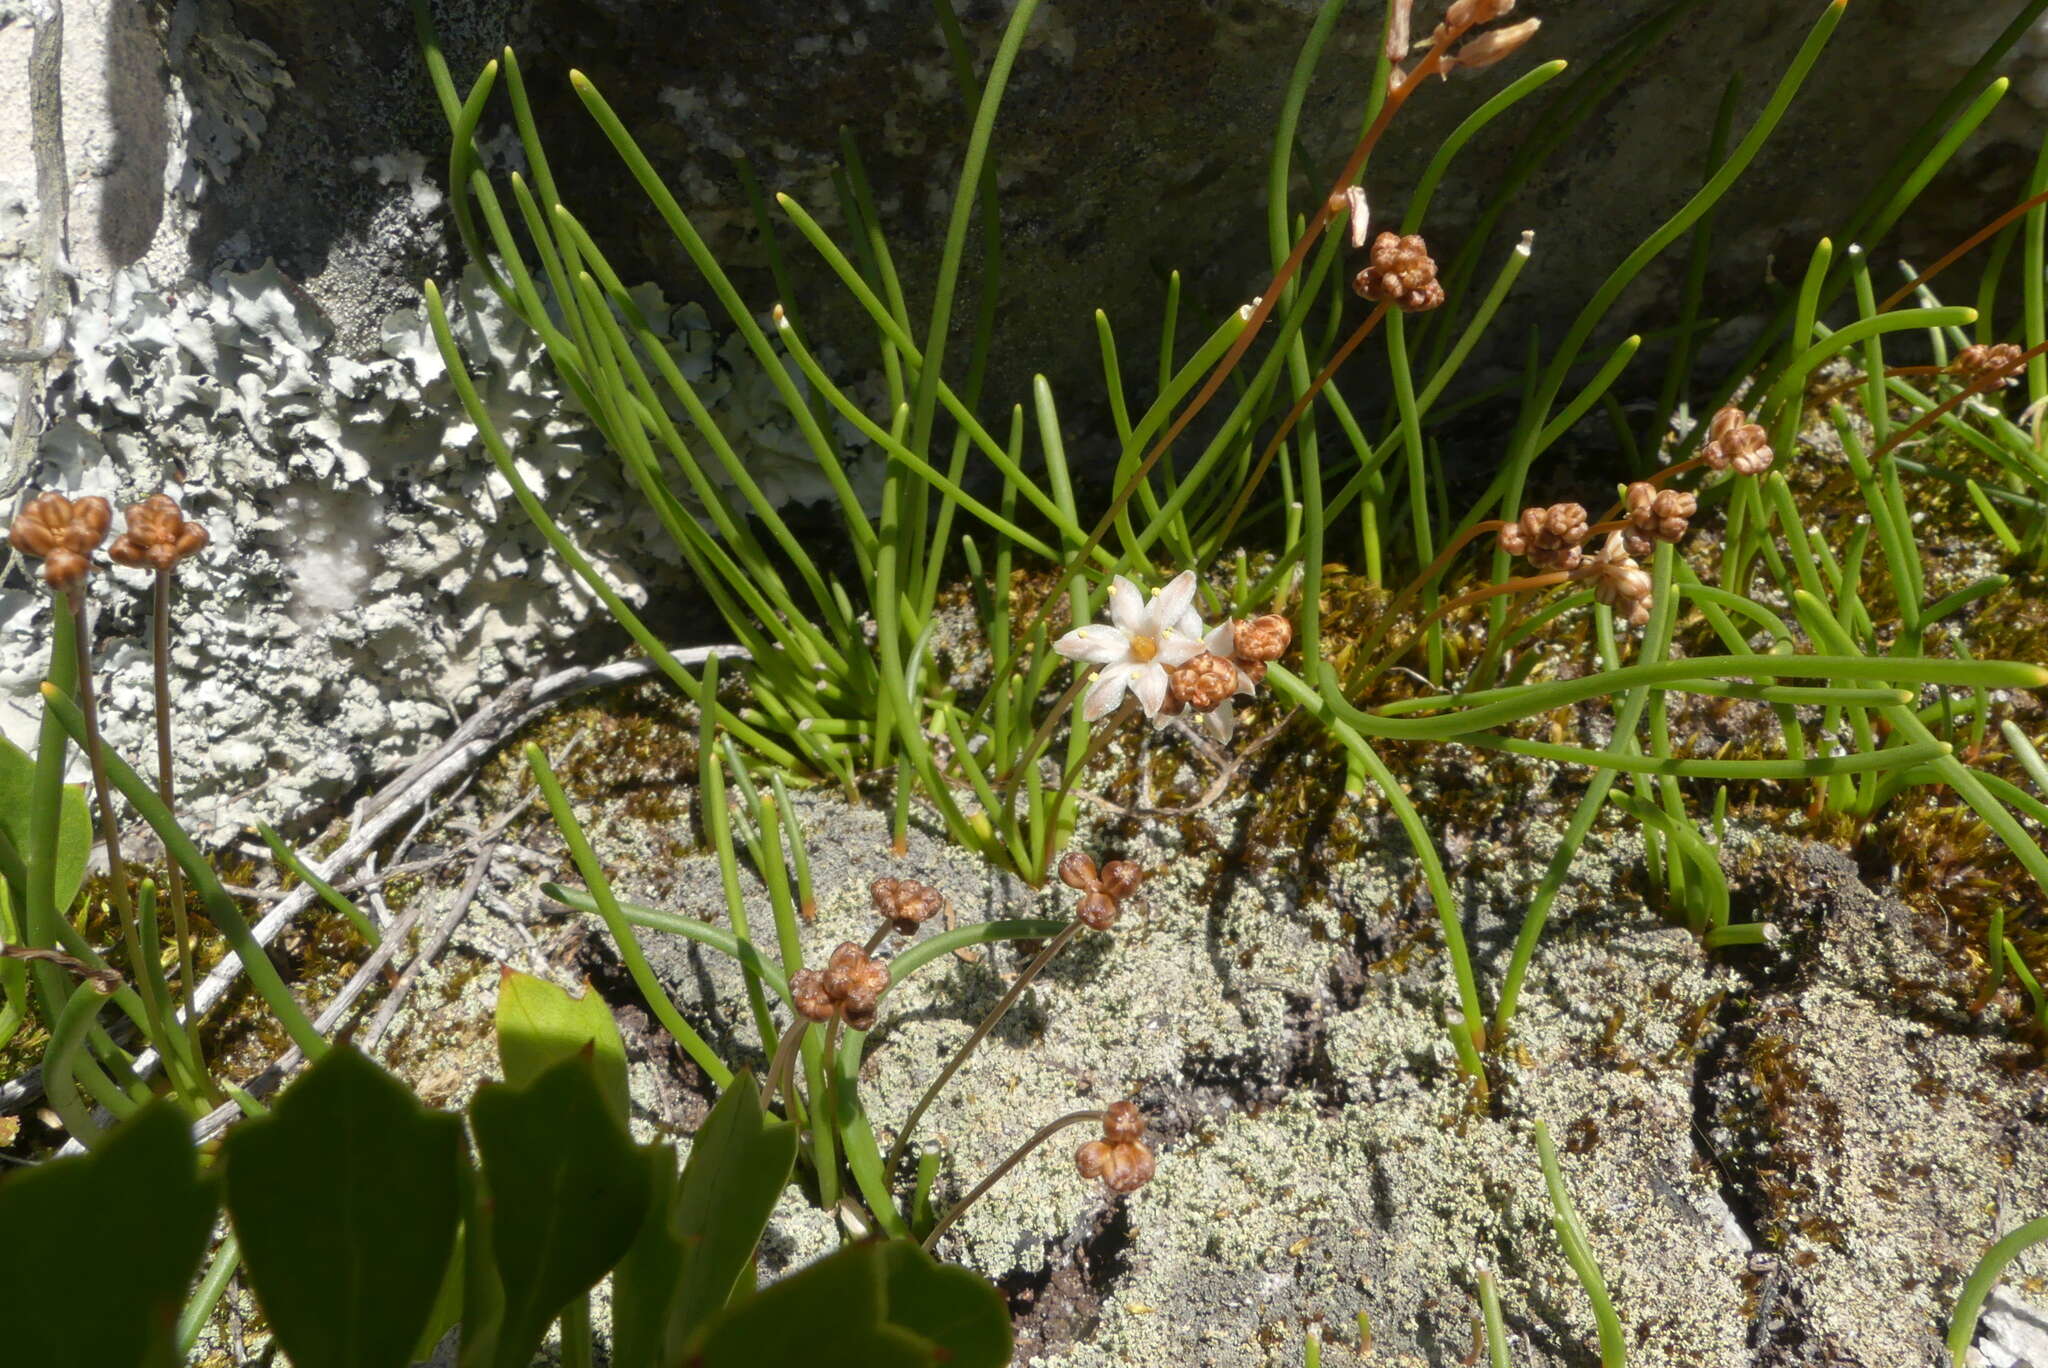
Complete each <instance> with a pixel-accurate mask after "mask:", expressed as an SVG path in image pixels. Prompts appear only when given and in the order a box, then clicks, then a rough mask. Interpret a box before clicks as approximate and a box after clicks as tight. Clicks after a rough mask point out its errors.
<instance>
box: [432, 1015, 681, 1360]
mask: <svg viewBox="0 0 2048 1368" xmlns="http://www.w3.org/2000/svg"><path fill="white" fill-rule="evenodd" d="M592 1053H593V1052H592V1051H591V1050H589V1049H585V1050H583V1051H581V1052H580V1053H577V1054H574V1055H571V1056H570V1057H569V1058H567V1059H564V1060H562V1061H561V1062H560V1063H558V1064H556V1065H554V1066H553V1067H551V1068H549V1069H548V1070H547V1071H545V1072H544V1073H542V1074H541V1075H540V1076H539V1077H538V1078H536V1079H534V1080H533V1081H532V1082H531V1083H529V1084H527V1085H526V1086H525V1087H514V1086H513V1085H511V1084H508V1083H487V1084H485V1085H484V1086H483V1087H482V1088H481V1089H479V1090H478V1091H477V1095H476V1100H475V1101H474V1102H472V1103H471V1104H470V1110H469V1115H470V1124H471V1126H472V1128H473V1129H474V1130H475V1132H476V1144H477V1151H478V1154H479V1155H480V1157H481V1158H482V1161H483V1178H484V1186H485V1189H486V1191H487V1194H488V1199H487V1200H488V1203H489V1207H490V1226H491V1232H490V1240H491V1256H492V1261H493V1262H494V1263H495V1265H496V1267H497V1274H498V1281H499V1283H500V1285H501V1286H502V1288H503V1290H504V1297H505V1303H504V1306H505V1309H504V1317H503V1321H502V1323H501V1325H500V1326H499V1329H498V1337H497V1344H496V1347H495V1349H494V1351H493V1352H492V1354H491V1362H492V1363H494V1364H496V1365H498V1368H528V1365H529V1364H531V1363H532V1362H533V1356H534V1354H535V1352H536V1351H537V1350H538V1349H539V1348H540V1342H541V1339H542V1337H543V1336H544V1335H545V1334H546V1333H547V1328H548V1323H549V1322H550V1321H552V1320H553V1319H554V1318H555V1316H556V1315H557V1314H558V1313H559V1312H560V1311H561V1309H562V1307H563V1306H564V1305H565V1304H567V1303H568V1301H569V1299H570V1298H572V1297H580V1296H582V1295H583V1294H584V1293H586V1292H588V1291H589V1290H590V1289H591V1288H592V1287H594V1286H595V1285H596V1284H597V1281H598V1279H600V1278H602V1277H603V1276H604V1275H605V1274H606V1273H608V1272H610V1271H611V1268H612V1265H614V1264H616V1263H617V1262H618V1261H619V1259H620V1257H621V1256H623V1255H624V1254H625V1252H626V1251H627V1250H628V1249H629V1248H631V1247H632V1244H633V1240H634V1237H635V1236H637V1235H638V1234H639V1232H640V1226H641V1223H642V1221H643V1220H645V1219H646V1218H647V1215H648V1188H649V1186H650V1184H651V1180H650V1178H649V1175H648V1168H647V1163H646V1161H645V1160H643V1159H642V1158H641V1157H640V1153H639V1151H638V1150H636V1149H635V1148H634V1146H633V1142H632V1141H631V1140H630V1139H629V1138H628V1137H627V1135H626V1127H625V1123H624V1122H622V1121H620V1120H619V1118H618V1116H617V1115H616V1114H615V1113H614V1111H613V1109H612V1104H611V1102H610V1101H609V1100H608V1099H607V1098H606V1096H605V1092H604V1087H603V1085H602V1084H601V1083H600V1081H599V1078H598V1069H597V1065H596V1063H595V1061H594V1060H593V1058H592Z"/></svg>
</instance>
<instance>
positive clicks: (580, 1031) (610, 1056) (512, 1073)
mask: <svg viewBox="0 0 2048 1368" xmlns="http://www.w3.org/2000/svg"><path fill="white" fill-rule="evenodd" d="M586 1045H587V1046H589V1047H591V1050H592V1057H593V1059H594V1061H595V1063H596V1065H597V1075H598V1080H599V1081H600V1082H601V1083H602V1084H603V1085H604V1094H605V1099H606V1101H607V1102H609V1103H610V1104H611V1107H612V1113H613V1115H615V1116H617V1117H618V1118H619V1124H620V1125H624V1124H625V1122H626V1117H627V1114H628V1113H627V1107H628V1099H627V1094H626V1042H625V1041H624V1040H622V1039H621V1038H620V1037H619V1025H618V1022H616V1021H615V1020H613V1019H612V1009H611V1008H609V1007H607V1006H606V1005H605V1001H604V999H603V998H601V997H599V996H598V995H597V993H596V991H595V990H594V989H592V988H591V986H590V984H589V983H588V982H585V983H584V985H583V996H581V997H572V996H570V995H569V994H568V993H566V992H564V991H563V990H562V989H560V988H557V987H556V986H555V985H554V984H552V983H549V982H548V981H547V980H546V979H539V978H535V977H533V976H532V975H531V974H521V973H517V972H515V971H513V970H511V969H507V970H505V972H504V976H503V977H502V978H501V979H500V980H499V982H498V1062H499V1064H500V1065H501V1066H503V1068H504V1070H505V1081H506V1082H507V1083H510V1084H512V1085H513V1086H514V1087H524V1086H525V1085H526V1084H528V1083H531V1082H533V1080H534V1079H536V1078H539V1077H540V1076H541V1075H542V1074H543V1073H545V1072H547V1071H548V1070H549V1069H550V1068H553V1067H554V1066H555V1065H556V1064H558V1063H560V1062H561V1061H562V1060H564V1059H567V1058H568V1057H569V1056H570V1055H573V1054H575V1053H576V1052H577V1051H579V1050H581V1049H583V1048H584V1047H585V1046H586Z"/></svg>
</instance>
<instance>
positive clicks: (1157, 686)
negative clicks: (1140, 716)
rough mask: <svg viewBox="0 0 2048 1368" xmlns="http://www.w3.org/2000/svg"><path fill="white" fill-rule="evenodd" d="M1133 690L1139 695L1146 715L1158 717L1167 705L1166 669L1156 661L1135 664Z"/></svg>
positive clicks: (1140, 703)
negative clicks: (1148, 663) (1147, 663)
mask: <svg viewBox="0 0 2048 1368" xmlns="http://www.w3.org/2000/svg"><path fill="white" fill-rule="evenodd" d="M1131 692H1132V693H1133V694H1134V695H1136V696H1137V699H1138V704H1139V706H1140V707H1142V708H1144V710H1145V716H1147V717H1157V716H1158V715H1159V710H1160V709H1161V708H1163V707H1165V706H1166V671H1165V670H1164V669H1162V668H1161V667H1160V666H1159V664H1158V662H1156V661H1155V662H1153V663H1152V664H1150V665H1136V666H1133V667H1132V673H1131Z"/></svg>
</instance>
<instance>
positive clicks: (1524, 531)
mask: <svg viewBox="0 0 2048 1368" xmlns="http://www.w3.org/2000/svg"><path fill="white" fill-rule="evenodd" d="M1588 528H1589V524H1588V522H1587V519H1586V509H1585V506H1584V505H1583V504H1575V503H1561V504H1552V505H1550V506H1549V507H1548V508H1544V507H1537V508H1525V509H1523V510H1522V511H1521V513H1520V515H1518V516H1517V517H1516V518H1515V520H1514V521H1513V522H1510V523H1509V524H1508V525H1507V526H1505V527H1503V528H1501V530H1500V548H1501V550H1503V551H1505V552H1507V553H1508V554H1509V555H1510V556H1527V557H1528V558H1529V563H1530V564H1531V565H1533V566H1535V567H1536V568H1537V569H1539V570H1572V569H1575V568H1577V566H1578V564H1579V557H1580V554H1581V552H1580V550H1579V548H1580V547H1582V546H1584V545H1585V542H1586V536H1587V532H1588Z"/></svg>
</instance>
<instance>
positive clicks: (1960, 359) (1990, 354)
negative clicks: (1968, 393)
mask: <svg viewBox="0 0 2048 1368" xmlns="http://www.w3.org/2000/svg"><path fill="white" fill-rule="evenodd" d="M2022 355H2024V353H2023V352H2021V350H2020V349H2019V347H2018V345H2016V344H2015V343H2011V342H1976V343H1972V344H1971V345H1970V346H1967V347H1965V348H1963V349H1962V350H1961V351H1959V352H1957V353H1956V359H1955V360H1954V361H1953V362H1951V363H1950V366H1949V368H1950V369H1951V370H1953V371H1955V372H1956V373H1957V374H1958V375H1960V376H1962V377H1963V378H1964V379H1966V380H1973V381H1974V380H1981V379H1984V378H1986V377H1988V376H1994V375H1995V376H1999V377H2001V378H2000V380H1999V384H2000V385H2004V386H2012V385H2017V384H2018V383H2019V382H2020V377H2019V365H2020V357H2021V356H2022Z"/></svg>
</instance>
